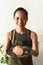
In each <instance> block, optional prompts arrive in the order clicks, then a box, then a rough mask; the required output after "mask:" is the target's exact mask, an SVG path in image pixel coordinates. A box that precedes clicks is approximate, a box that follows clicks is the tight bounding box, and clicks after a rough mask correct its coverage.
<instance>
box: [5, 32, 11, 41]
mask: <svg viewBox="0 0 43 65" xmlns="http://www.w3.org/2000/svg"><path fill="white" fill-rule="evenodd" d="M6 38H8V39H9V40H11V31H10V32H7V33H6Z"/></svg>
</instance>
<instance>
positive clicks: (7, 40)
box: [4, 32, 11, 49]
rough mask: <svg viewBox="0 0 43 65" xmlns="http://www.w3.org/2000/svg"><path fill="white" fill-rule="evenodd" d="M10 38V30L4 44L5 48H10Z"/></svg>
mask: <svg viewBox="0 0 43 65" xmlns="http://www.w3.org/2000/svg"><path fill="white" fill-rule="evenodd" d="M10 40H11V37H10V32H8V33H7V34H6V36H5V44H4V49H7V48H9V45H10Z"/></svg>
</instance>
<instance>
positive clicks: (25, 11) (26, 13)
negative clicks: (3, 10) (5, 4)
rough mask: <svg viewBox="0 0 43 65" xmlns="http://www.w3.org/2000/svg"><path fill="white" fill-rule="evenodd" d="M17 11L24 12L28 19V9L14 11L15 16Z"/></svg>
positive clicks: (20, 8)
mask: <svg viewBox="0 0 43 65" xmlns="http://www.w3.org/2000/svg"><path fill="white" fill-rule="evenodd" d="M17 11H24V13H25V15H26V17H27V18H28V12H27V10H26V9H24V8H22V7H19V8H17V9H16V10H15V11H14V16H15V13H16V12H17Z"/></svg>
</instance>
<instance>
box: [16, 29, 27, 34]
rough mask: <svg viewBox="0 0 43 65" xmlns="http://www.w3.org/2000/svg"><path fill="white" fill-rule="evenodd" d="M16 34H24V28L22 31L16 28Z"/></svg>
mask: <svg viewBox="0 0 43 65" xmlns="http://www.w3.org/2000/svg"><path fill="white" fill-rule="evenodd" d="M16 32H17V33H19V34H23V33H25V32H26V28H22V29H19V28H16Z"/></svg>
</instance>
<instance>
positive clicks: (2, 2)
mask: <svg viewBox="0 0 43 65" xmlns="http://www.w3.org/2000/svg"><path fill="white" fill-rule="evenodd" d="M17 7H24V8H25V9H27V11H28V13H29V20H28V23H27V25H26V27H27V28H28V29H31V30H33V31H35V32H36V33H37V35H38V41H39V51H40V52H39V56H38V57H37V58H35V57H33V61H34V65H43V61H42V60H43V58H42V57H43V56H42V54H43V53H42V49H43V44H42V43H43V0H0V44H2V43H4V41H5V34H6V33H7V32H8V31H10V30H12V29H13V28H15V23H14V20H13V12H14V10H15V9H16V8H17Z"/></svg>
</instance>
